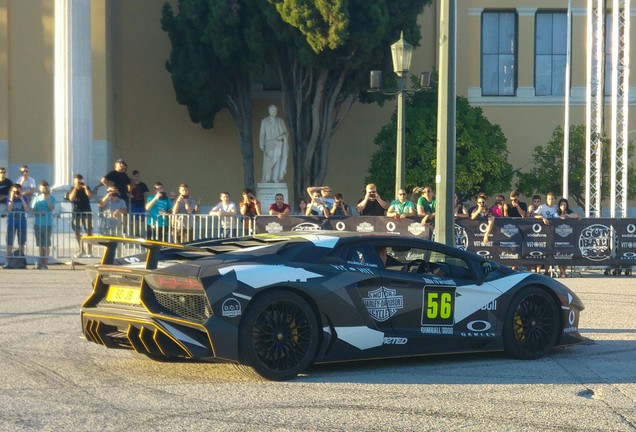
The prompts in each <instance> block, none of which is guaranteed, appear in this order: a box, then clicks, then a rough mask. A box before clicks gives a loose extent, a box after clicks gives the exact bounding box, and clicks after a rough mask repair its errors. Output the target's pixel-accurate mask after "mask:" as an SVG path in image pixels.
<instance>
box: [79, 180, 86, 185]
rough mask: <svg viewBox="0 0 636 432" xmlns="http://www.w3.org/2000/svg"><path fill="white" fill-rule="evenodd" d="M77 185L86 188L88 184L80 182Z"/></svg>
mask: <svg viewBox="0 0 636 432" xmlns="http://www.w3.org/2000/svg"><path fill="white" fill-rule="evenodd" d="M77 184H78V185H80V186H86V183H84V182H83V181H81V182H79V183H77Z"/></svg>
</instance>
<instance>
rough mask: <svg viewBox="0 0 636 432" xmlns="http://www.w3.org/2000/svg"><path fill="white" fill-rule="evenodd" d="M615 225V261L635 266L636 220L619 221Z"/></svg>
mask: <svg viewBox="0 0 636 432" xmlns="http://www.w3.org/2000/svg"><path fill="white" fill-rule="evenodd" d="M618 222H619V223H618V224H617V225H616V231H617V235H618V249H617V253H616V259H618V260H620V261H622V262H623V264H628V265H630V264H632V263H633V265H636V220H633V219H632V220H625V219H623V220H620V221H618Z"/></svg>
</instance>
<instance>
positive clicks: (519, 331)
mask: <svg viewBox="0 0 636 432" xmlns="http://www.w3.org/2000/svg"><path fill="white" fill-rule="evenodd" d="M559 326H560V320H559V308H558V306H557V304H556V302H555V300H554V299H553V298H552V297H551V296H550V294H548V293H547V292H546V291H545V290H543V289H541V288H537V287H533V288H528V289H524V290H522V291H521V292H520V293H518V294H517V295H516V296H515V297H514V298H513V299H512V302H511V303H510V308H509V309H508V312H507V316H506V320H505V323H504V330H503V342H504V350H505V352H506V354H508V355H509V356H511V357H514V358H518V359H526V360H528V359H536V358H539V357H543V356H544V355H546V354H547V353H548V352H549V351H550V350H551V349H552V347H554V345H555V343H556V341H557V337H558V334H559Z"/></svg>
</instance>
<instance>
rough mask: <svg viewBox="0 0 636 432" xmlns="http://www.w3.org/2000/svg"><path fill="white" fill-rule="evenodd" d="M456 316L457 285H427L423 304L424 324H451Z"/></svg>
mask: <svg viewBox="0 0 636 432" xmlns="http://www.w3.org/2000/svg"><path fill="white" fill-rule="evenodd" d="M454 317H455V287H454V286H425V287H424V302H423V306H422V325H423V326H430V325H436V326H450V325H453V324H454Z"/></svg>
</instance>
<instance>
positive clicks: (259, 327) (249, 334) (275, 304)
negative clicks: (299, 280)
mask: <svg viewBox="0 0 636 432" xmlns="http://www.w3.org/2000/svg"><path fill="white" fill-rule="evenodd" d="M318 337H319V329H318V320H317V319H316V316H315V314H314V311H313V310H312V309H311V307H310V306H309V305H308V304H307V302H306V301H305V300H303V299H302V298H301V297H300V296H298V295H296V294H293V293H290V292H285V291H273V292H271V293H266V294H264V295H263V296H261V297H259V298H258V299H256V300H255V302H254V303H253V304H251V305H250V306H249V308H248V313H247V315H246V317H245V319H244V321H243V322H242V323H241V329H240V341H239V346H240V352H241V360H242V362H244V363H246V364H247V365H249V366H251V367H252V368H253V369H254V370H255V371H256V373H258V374H259V375H260V376H261V377H263V378H265V379H269V380H274V381H283V380H287V379H290V378H293V377H295V376H296V375H298V374H299V373H300V372H302V371H303V370H304V369H306V368H307V367H308V366H309V365H310V364H311V363H312V362H313V360H314V357H315V356H316V351H317V349H318Z"/></svg>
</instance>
